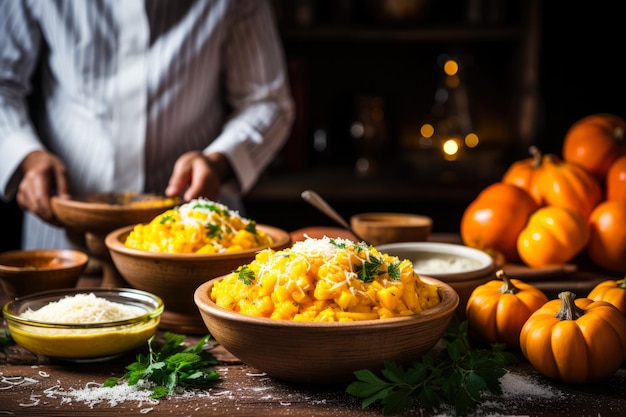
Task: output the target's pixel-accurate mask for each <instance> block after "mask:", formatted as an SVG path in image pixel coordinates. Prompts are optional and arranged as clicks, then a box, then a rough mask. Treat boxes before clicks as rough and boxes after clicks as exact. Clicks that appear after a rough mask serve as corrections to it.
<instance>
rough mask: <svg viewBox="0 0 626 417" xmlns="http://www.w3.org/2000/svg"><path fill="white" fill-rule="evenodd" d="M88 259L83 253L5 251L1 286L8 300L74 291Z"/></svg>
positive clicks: (1, 258)
mask: <svg viewBox="0 0 626 417" xmlns="http://www.w3.org/2000/svg"><path fill="white" fill-rule="evenodd" d="M87 260H88V256H87V254H85V253H84V252H80V251H77V250H70V249H48V250H40V249H35V250H14V251H9V252H4V253H1V254H0V284H2V289H3V290H4V293H5V294H6V295H7V296H8V297H9V298H15V297H21V296H25V295H28V294H31V293H35V292H40V291H47V290H56V289H62V288H74V287H75V286H76V284H77V282H78V278H79V277H80V274H81V273H82V272H83V271H84V269H85V267H86V266H87Z"/></svg>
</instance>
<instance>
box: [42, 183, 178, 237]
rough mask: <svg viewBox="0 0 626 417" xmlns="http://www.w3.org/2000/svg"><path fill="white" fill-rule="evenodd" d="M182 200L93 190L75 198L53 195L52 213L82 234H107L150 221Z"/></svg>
mask: <svg viewBox="0 0 626 417" xmlns="http://www.w3.org/2000/svg"><path fill="white" fill-rule="evenodd" d="M178 203H179V200H178V199H175V198H166V197H159V196H155V195H152V194H137V193H93V194H88V195H86V196H82V197H77V198H75V199H66V198H59V197H52V198H51V200H50V204H51V205H52V212H53V213H54V215H55V216H56V218H57V219H58V220H59V221H60V222H61V224H63V226H65V227H67V228H69V229H71V230H73V231H76V232H81V233H86V232H90V233H94V234H107V233H109V232H111V231H113V230H115V229H118V228H120V227H123V226H128V225H131V224H137V223H147V222H149V221H150V220H152V219H153V218H154V217H156V216H157V215H159V214H161V213H163V212H164V211H166V210H167V209H169V208H172V207H174V206H175V205H176V204H178Z"/></svg>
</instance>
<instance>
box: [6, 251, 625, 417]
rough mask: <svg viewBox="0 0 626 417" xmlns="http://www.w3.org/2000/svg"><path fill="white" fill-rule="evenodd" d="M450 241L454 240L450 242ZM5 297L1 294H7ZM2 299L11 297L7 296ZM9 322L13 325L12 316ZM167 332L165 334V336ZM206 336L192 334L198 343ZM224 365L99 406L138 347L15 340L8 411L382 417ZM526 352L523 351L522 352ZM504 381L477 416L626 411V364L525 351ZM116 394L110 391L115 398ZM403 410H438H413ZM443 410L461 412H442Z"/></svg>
mask: <svg viewBox="0 0 626 417" xmlns="http://www.w3.org/2000/svg"><path fill="white" fill-rule="evenodd" d="M443 240H446V239H443ZM606 278H611V279H618V278H620V276H618V275H612V274H606V273H601V272H598V271H593V269H586V268H582V269H579V270H578V271H576V272H566V273H565V275H564V276H561V277H559V276H558V275H555V274H552V275H550V276H549V279H546V280H543V281H542V280H540V279H538V278H536V277H535V278H532V279H535V280H536V283H537V285H538V286H543V287H544V289H546V290H547V292H548V293H549V294H550V296H552V294H555V293H557V292H558V291H560V290H563V289H569V290H573V291H574V292H577V293H578V294H579V296H582V295H585V294H586V291H588V289H589V288H590V287H591V286H593V285H594V284H595V282H598V281H599V280H602V279H606ZM94 280H97V278H94V277H85V278H83V279H81V281H80V283H79V286H84V287H87V286H93V285H94V282H97V281H94ZM0 295H1V294H0ZM0 298H2V301H3V302H4V301H6V297H4V296H3V295H2V297H0ZM2 326H6V323H4V321H3V322H2ZM161 335H162V333H161V331H159V337H161ZM198 339H199V336H189V337H188V338H187V342H188V343H195V342H197V340H198ZM212 352H213V354H214V355H215V356H216V358H218V360H219V361H220V364H219V365H218V366H217V367H216V370H217V371H218V372H219V374H220V376H221V378H220V380H219V381H216V382H215V383H214V384H212V385H211V386H209V387H207V388H206V389H204V390H199V391H194V392H188V393H184V394H180V395H175V396H173V397H169V398H167V399H161V400H159V401H158V402H154V403H153V402H151V401H146V400H145V399H144V400H137V399H130V398H128V397H127V398H126V399H123V400H121V401H119V402H118V403H115V402H111V400H110V399H107V398H105V399H101V401H99V402H96V403H90V402H89V401H87V400H81V399H80V398H79V397H77V395H76V394H79V393H83V392H84V391H85V387H86V386H88V385H89V384H90V383H102V382H104V381H105V380H106V379H107V378H109V377H111V376H115V377H121V376H122V375H123V374H124V372H125V369H124V366H125V365H127V364H129V363H131V362H132V361H134V359H135V355H136V354H137V353H139V351H138V352H130V353H128V354H126V355H123V356H121V357H118V358H115V359H113V360H110V361H107V362H101V363H73V362H65V361H60V360H54V359H51V358H47V357H43V356H38V355H34V354H32V353H30V352H28V351H26V350H25V349H23V348H21V347H19V346H16V345H11V346H9V347H7V348H6V349H5V351H4V352H2V351H0V415H16V416H39V417H41V416H63V417H67V416H70V415H76V416H84V415H86V414H87V413H88V414H89V415H93V416H109V415H114V414H115V415H143V414H147V415H150V416H181V417H187V416H190V417H191V416H228V417H234V416H261V415H272V416H298V417H299V416H329V417H330V416H333V417H335V416H346V417H350V416H355V417H356V416H382V412H381V409H380V408H379V407H378V405H374V406H370V407H369V408H367V409H364V410H363V409H361V405H360V401H359V400H358V399H357V398H355V397H352V396H350V395H348V394H346V393H345V389H346V385H323V386H308V385H298V384H292V383H287V382H283V381H279V380H276V379H273V378H271V377H269V376H267V375H264V374H262V373H260V372H259V371H258V370H256V369H253V368H251V367H248V366H246V365H245V364H243V363H241V362H240V361H239V360H237V358H235V357H233V356H232V355H230V354H229V353H228V352H227V351H225V350H224V349H223V348H222V347H221V346H215V347H214V348H213V350H212ZM516 353H518V354H519V352H516ZM520 359H522V360H521V362H520V363H519V364H518V365H515V366H514V367H513V368H512V369H511V370H510V373H509V374H507V375H506V376H505V377H503V379H502V380H501V382H502V387H503V391H504V395H503V396H493V395H489V396H485V398H484V401H483V402H482V403H481V404H480V406H479V407H478V409H477V410H476V413H475V414H476V415H529V416H535V415H536V416H548V415H550V416H559V415H561V416H570V415H576V416H590V417H591V416H593V417H597V416H602V417H606V416H620V417H621V416H623V415H624V412H625V411H626V367H624V366H623V367H622V368H621V369H620V370H619V371H618V372H617V373H616V374H615V375H614V376H613V377H612V378H611V379H609V380H608V381H605V382H603V383H597V384H584V385H576V386H570V385H567V384H562V383H559V382H554V381H550V380H548V379H546V378H544V377H542V376H541V375H540V374H538V373H537V372H536V371H535V370H534V369H533V368H532V367H531V366H530V365H529V364H528V363H527V362H526V361H525V360H523V357H521V356H520ZM109 397H110V396H109ZM403 415H407V416H408V415H419V416H428V415H431V414H429V413H427V412H425V411H424V410H419V409H416V410H412V412H410V413H405V414H403ZM436 415H454V413H453V412H452V411H451V410H443V411H442V410H440V412H438V413H436Z"/></svg>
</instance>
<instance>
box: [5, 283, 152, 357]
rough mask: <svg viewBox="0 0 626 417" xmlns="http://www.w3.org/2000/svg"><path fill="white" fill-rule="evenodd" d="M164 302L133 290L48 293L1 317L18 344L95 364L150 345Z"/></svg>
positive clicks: (19, 301) (20, 300)
mask: <svg viewBox="0 0 626 417" xmlns="http://www.w3.org/2000/svg"><path fill="white" fill-rule="evenodd" d="M163 308H164V306H163V301H162V300H161V298H159V297H158V296H156V295H154V294H151V293H148V292H145V291H141V290H136V289H130V288H76V289H71V290H68V289H64V290H54V291H43V292H39V293H35V294H30V295H27V296H24V297H17V298H15V299H13V300H11V301H9V302H7V303H6V304H5V305H4V307H3V309H2V313H3V315H4V318H5V319H6V321H7V325H8V328H9V332H10V333H11V337H12V338H13V340H15V342H16V343H17V344H18V345H20V346H22V347H24V348H26V349H27V350H29V351H31V352H33V353H36V354H41V355H45V356H49V357H53V358H60V359H66V360H72V361H79V362H81V361H83V362H93V361H102V360H107V359H110V358H113V357H116V356H118V355H121V354H123V353H125V352H128V351H131V350H133V349H136V348H139V347H141V346H143V345H145V343H146V341H147V340H148V339H149V338H150V337H151V336H152V335H154V334H155V333H156V330H157V327H158V325H159V321H160V317H161V313H162V312H163Z"/></svg>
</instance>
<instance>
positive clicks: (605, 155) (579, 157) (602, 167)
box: [563, 113, 626, 181]
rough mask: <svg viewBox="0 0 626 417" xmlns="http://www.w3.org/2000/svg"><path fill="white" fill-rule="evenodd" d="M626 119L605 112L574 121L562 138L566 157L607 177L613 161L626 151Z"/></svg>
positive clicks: (595, 173)
mask: <svg viewBox="0 0 626 417" xmlns="http://www.w3.org/2000/svg"><path fill="white" fill-rule="evenodd" d="M625 131H626V120H624V119H623V118H621V117H619V116H616V115H613V114H606V113H598V114H592V115H589V116H586V117H583V118H582V119H580V120H578V121H577V122H575V123H574V124H573V125H572V126H571V127H570V128H569V130H568V131H567V132H566V134H565V138H564V140H563V159H565V160H566V161H568V162H570V163H576V164H578V165H580V166H581V167H583V168H584V169H586V170H587V171H588V172H590V173H591V174H592V175H594V176H595V177H596V178H597V179H598V180H600V181H604V178H605V177H606V173H607V172H608V170H609V167H610V166H611V164H612V163H613V161H614V160H615V159H616V158H617V157H618V156H620V155H625V154H626V138H624V134H625Z"/></svg>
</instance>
